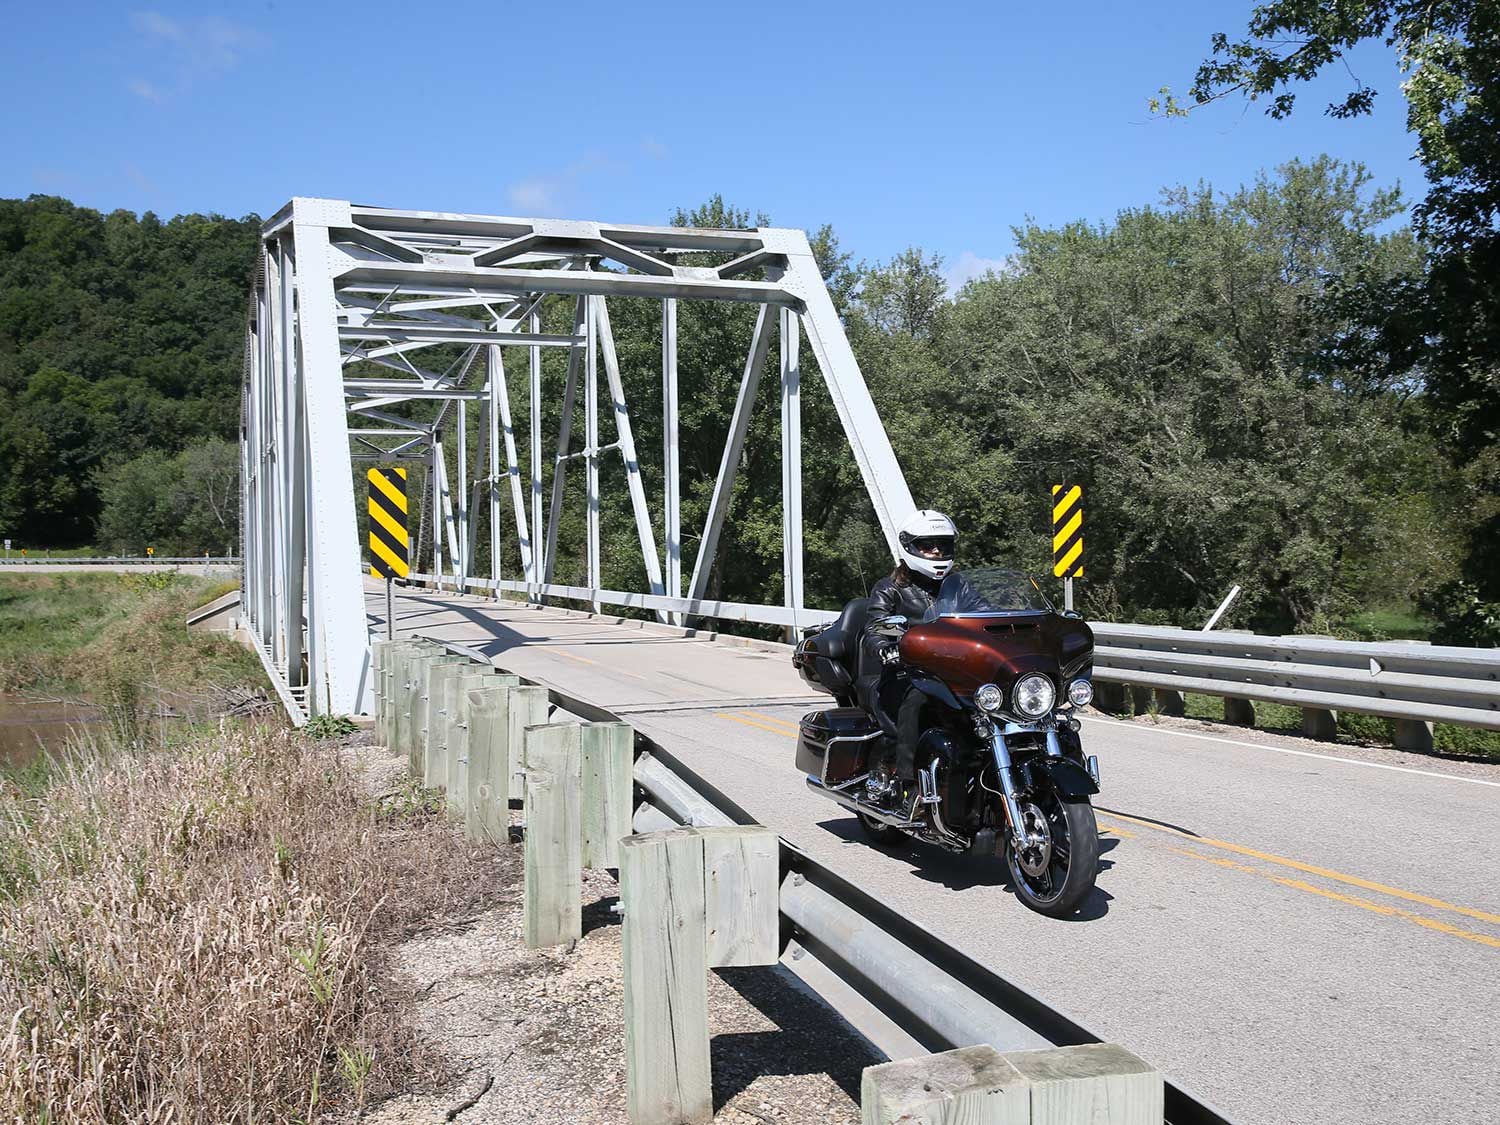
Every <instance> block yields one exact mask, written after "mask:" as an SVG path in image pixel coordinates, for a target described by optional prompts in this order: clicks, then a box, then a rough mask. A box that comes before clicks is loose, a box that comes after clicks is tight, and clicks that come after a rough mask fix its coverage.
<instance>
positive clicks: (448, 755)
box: [443, 664, 504, 819]
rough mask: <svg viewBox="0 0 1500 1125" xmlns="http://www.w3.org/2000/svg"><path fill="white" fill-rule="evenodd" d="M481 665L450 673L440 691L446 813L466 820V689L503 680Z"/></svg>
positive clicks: (495, 684) (467, 784)
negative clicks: (445, 761) (445, 771)
mask: <svg viewBox="0 0 1500 1125" xmlns="http://www.w3.org/2000/svg"><path fill="white" fill-rule="evenodd" d="M481 668H488V666H487V665H478V664H476V665H471V666H470V668H467V669H465V671H466V672H470V671H471V672H472V673H473V674H472V675H462V676H450V677H449V678H448V680H447V682H446V684H445V685H444V687H445V691H444V693H443V700H444V706H443V709H444V710H445V711H447V712H448V713H447V714H446V715H444V716H443V719H444V723H443V728H444V746H445V750H444V757H445V759H446V760H447V776H446V780H445V782H444V784H445V786H446V788H447V790H448V812H449V814H450V815H452V816H455V817H463V818H465V819H466V810H467V807H468V801H469V692H471V691H475V690H478V689H480V688H486V687H498V686H500V684H502V683H503V682H504V680H503V679H502V678H501V677H500V675H499V674H497V673H496V672H494V671H481V670H480V669H481Z"/></svg>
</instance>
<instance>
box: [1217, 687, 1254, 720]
mask: <svg viewBox="0 0 1500 1125" xmlns="http://www.w3.org/2000/svg"><path fill="white" fill-rule="evenodd" d="M1224 721H1225V722H1226V723H1228V724H1229V725H1230V726H1236V727H1253V726H1254V725H1255V701H1254V700H1253V699H1240V698H1237V697H1235V696H1232V695H1226V696H1225V697H1224Z"/></svg>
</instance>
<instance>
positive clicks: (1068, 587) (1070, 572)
mask: <svg viewBox="0 0 1500 1125" xmlns="http://www.w3.org/2000/svg"><path fill="white" fill-rule="evenodd" d="M1052 576H1053V577H1054V578H1061V579H1062V580H1063V609H1065V610H1068V611H1069V612H1071V611H1072V609H1073V579H1075V578H1082V577H1083V486H1082V485H1077V484H1073V485H1067V484H1054V485H1053V486H1052Z"/></svg>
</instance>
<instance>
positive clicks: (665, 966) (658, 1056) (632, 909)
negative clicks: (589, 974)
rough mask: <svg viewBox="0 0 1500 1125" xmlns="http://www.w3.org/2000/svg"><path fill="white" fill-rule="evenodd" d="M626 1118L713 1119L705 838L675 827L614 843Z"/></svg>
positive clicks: (639, 1122)
mask: <svg viewBox="0 0 1500 1125" xmlns="http://www.w3.org/2000/svg"><path fill="white" fill-rule="evenodd" d="M620 899H621V902H622V903H623V905H624V908H625V918H624V930H623V932H622V934H621V935H620V941H621V952H622V956H623V959H624V963H625V1075H626V1113H627V1116H628V1117H629V1120H630V1122H631V1125H683V1123H687V1122H706V1121H708V1120H710V1119H711V1118H712V1117H713V1114H714V1106H713V1081H712V1075H711V1073H710V1070H709V1053H708V957H707V949H708V947H707V926H706V900H705V896H704V879H703V836H702V834H701V833H699V832H696V831H694V830H693V829H686V828H676V829H671V830H668V831H665V832H646V833H643V834H641V835H638V836H627V837H626V838H625V839H624V840H622V841H621V842H620Z"/></svg>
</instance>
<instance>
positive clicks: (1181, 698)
mask: <svg viewBox="0 0 1500 1125" xmlns="http://www.w3.org/2000/svg"><path fill="white" fill-rule="evenodd" d="M1156 709H1157V710H1158V711H1160V712H1161V713H1162V714H1163V715H1172V716H1174V717H1176V718H1179V719H1180V718H1181V717H1182V716H1183V715H1185V714H1187V696H1186V695H1184V694H1183V693H1182V692H1180V691H1173V690H1172V689H1171V688H1157V689H1156Z"/></svg>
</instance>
